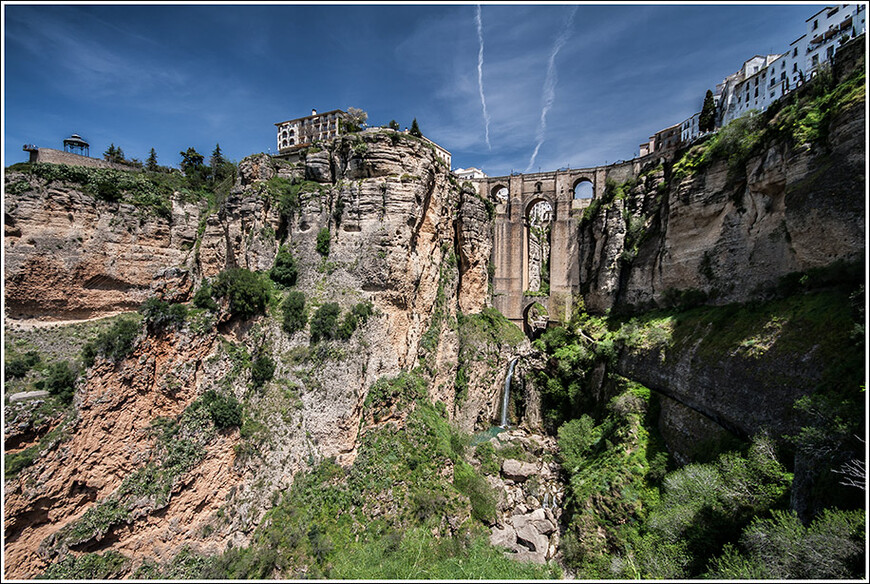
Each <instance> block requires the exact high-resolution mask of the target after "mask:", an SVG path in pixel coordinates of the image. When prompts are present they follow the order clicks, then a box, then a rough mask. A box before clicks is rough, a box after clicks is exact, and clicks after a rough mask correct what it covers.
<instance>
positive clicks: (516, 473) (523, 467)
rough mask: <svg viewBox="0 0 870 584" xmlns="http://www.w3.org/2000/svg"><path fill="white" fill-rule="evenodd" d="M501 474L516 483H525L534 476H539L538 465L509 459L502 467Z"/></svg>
mask: <svg viewBox="0 0 870 584" xmlns="http://www.w3.org/2000/svg"><path fill="white" fill-rule="evenodd" d="M501 472H502V474H503V475H504V476H505V477H506V478H509V479H511V480H513V481H516V482H523V481H525V480H526V479H528V478H529V477H530V476H532V475H536V474H538V465H537V464H535V463H533V462H523V461H521V460H514V459H512V458H508V459H507V460H505V461H504V462H503V463H502V465H501Z"/></svg>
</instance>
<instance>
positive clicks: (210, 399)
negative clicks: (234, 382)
mask: <svg viewBox="0 0 870 584" xmlns="http://www.w3.org/2000/svg"><path fill="white" fill-rule="evenodd" d="M199 402H200V404H201V405H202V407H204V408H206V409H207V410H208V413H209V415H210V416H211V420H212V422H214V425H215V426H216V427H217V428H220V429H223V428H229V427H232V426H239V425H240V424H241V423H242V406H241V404H239V401H238V400H237V399H236V398H235V396H234V395H228V396H225V395H221V394H219V393H217V392H216V391H214V390H213V389H210V390H208V391H207V392H205V393H204V394H203V395H202V397H201V398H199Z"/></svg>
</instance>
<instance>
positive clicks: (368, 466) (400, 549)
mask: <svg viewBox="0 0 870 584" xmlns="http://www.w3.org/2000/svg"><path fill="white" fill-rule="evenodd" d="M405 382H407V383H409V384H410V385H412V386H416V384H417V382H416V381H412V380H411V379H410V377H408V376H406V377H405V380H404V381H403V382H399V384H400V385H404V384H405ZM379 384H380V386H381V387H383V386H384V385H392V386H395V385H396V380H389V381H388V380H381V381H379V382H378V383H376V384H375V385H379ZM396 391H399V392H401V391H403V390H398V389H397V390H396ZM378 395H380V396H383V397H387V399H391V396H393V395H394V394H393V392H392V391H384V392H380V393H379V394H378ZM424 395H425V385H422V387H420V392H419V393H418V397H416V398H413V399H412V401H411V402H409V403H408V408H407V409H405V410H404V411H406V412H408V414H407V420H406V424H405V425H404V427H403V428H397V427H396V426H394V425H392V424H386V425H384V426H381V427H379V428H378V429H374V430H370V431H368V432H366V433H364V434H363V435H362V436H361V445H360V448H359V454H358V456H357V458H356V461H355V462H354V464H353V465H352V466H351V467H350V468H348V469H343V468H341V467H340V466H338V465H336V464H335V463H334V462H332V461H331V460H325V461H322V462H321V463H319V464H317V465H316V466H315V467H314V468H313V469H312V470H311V471H310V472H308V473H299V474H298V475H296V478H295V480H294V483H293V486H292V488H291V489H289V490H288V491H286V492H284V493H283V496H282V497H281V500H280V501H279V502H278V504H277V505H276V506H275V507H274V508H273V509H272V510H271V511H269V512H268V513H267V514H266V517H265V518H264V520H263V521H262V523H261V524H260V526H259V527H258V528H257V530H256V531H255V532H254V534H253V537H252V542H251V545H250V546H249V547H246V548H236V549H229V550H227V551H226V552H225V553H224V554H223V555H221V556H218V557H214V558H210V559H209V561H203V562H202V563H201V564H200V565H201V570H202V571H201V572H199V573H198V574H195V577H199V578H208V579H212V578H233V579H238V578H244V579H249V578H255V579H265V578H282V579H286V578H301V577H305V578H314V577H316V578H324V577H325V578H335V579H340V578H364V579H372V578H373V579H406V578H409V579H416V578H431V579H456V578H459V579H467V578H496V579H498V578H501V579H506V578H521V579H529V578H559V577H560V576H561V574H560V573H559V571H558V569H557V568H556V567H555V566H552V565H546V566H537V565H530V564H522V563H519V562H515V561H513V560H511V559H509V558H507V557H505V555H504V551H503V550H500V549H498V548H494V547H491V546H490V545H489V543H488V541H487V538H488V530H487V529H486V528H485V527H484V525H483V524H482V523H481V522H480V520H479V519H477V516H483V517H489V516H491V514H492V513H493V511H494V508H495V507H494V504H495V499H494V498H493V496H492V493H489V492H488V486H487V485H486V482H485V481H484V480H483V479H482V477H480V476H479V475H478V474H477V473H476V472H475V471H474V469H473V467H471V466H470V465H469V464H468V463H467V462H465V461H464V460H463V456H462V454H461V450H462V449H461V447H460V445H461V444H462V443H463V439H461V438H460V437H458V435H457V434H456V432H455V431H454V430H452V429H451V428H450V426H449V425H448V423H447V420H446V417H445V414H444V411H443V407H435V406H433V405H432V404H431V403H429V402H427V401H425V399H424V398H423V396H424ZM369 397H370V399H369V400H368V401H369V406H373V407H376V408H379V409H382V410H383V409H386V408H387V405H388V404H387V402H380V401H378V400H379V399H380V398H377V397H373V396H372V394H371V393H370V394H369ZM450 463H453V464H454V465H455V466H454V476H453V477H449V476H447V477H445V476H443V475H442V474H441V471H442V469H443V468H445V465H448V464H450ZM445 518H449V521H445ZM451 525H452V526H453V527H451ZM190 565H193V562H190ZM189 576H194V574H189Z"/></svg>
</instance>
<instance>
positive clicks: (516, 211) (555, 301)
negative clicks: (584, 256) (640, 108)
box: [472, 160, 640, 333]
mask: <svg viewBox="0 0 870 584" xmlns="http://www.w3.org/2000/svg"><path fill="white" fill-rule="evenodd" d="M639 168H640V160H633V161H629V162H623V163H619V164H613V165H609V166H597V167H593V168H583V169H567V170H557V171H553V172H539V173H533V174H513V175H510V176H502V177H486V178H481V179H475V180H473V181H472V182H473V183H475V186H476V187H477V189H478V193H479V194H480V195H481V196H482V197H485V198H487V199H489V200H491V201H492V202H493V203H495V218H494V234H493V238H494V241H493V250H492V263H493V266H494V268H495V272H494V275H493V299H492V303H493V306H494V307H495V308H497V309H498V310H499V311H501V313H502V314H504V315H505V316H506V317H507V318H508V319H509V320H511V321H512V322H514V323H515V324H517V325H518V326H519V327H520V328H522V329H523V330H525V331H526V332H527V333H528V332H529V330H528V328H527V327H526V326H525V321H526V318H525V317H526V314H527V312H528V310H529V308H530V307H531V306H532V305H533V304H534V303H535V302H538V303H540V304H542V305H544V307H545V308H546V309H547V311H548V312H549V319H550V322H555V323H562V322H565V321H566V320H567V319H568V318H570V316H571V308H572V306H573V304H574V299H575V297H576V296H577V295H578V294H579V291H580V257H579V247H578V240H579V225H580V218H581V217H582V216H583V211H584V210H585V209H586V208H587V207H588V206H589V205H590V203H591V202H592V200H593V199H598V198H601V197H602V196H603V195H604V188H605V180H606V179H608V178H609V179H611V180H614V181H616V182H617V183H621V182H624V181H625V180H627V179H629V178H630V177H632V176H637V174H638V173H639ZM582 181H589V182H591V183H592V197H591V198H575V197H574V189H575V186H576V185H577V184H578V183H580V182H582ZM502 189H507V197H506V199H505V198H500V197H499V196H498V194H497V193H498V192H499V191H501V190H502ZM539 201H546V202H548V203H549V204H550V206H551V207H552V215H551V223H550V225H551V230H550V294H549V296H535V295H526V292H527V291H528V289H529V213H530V212H531V210H532V207H534V206H535V205H536V204H537V203H538V202H539Z"/></svg>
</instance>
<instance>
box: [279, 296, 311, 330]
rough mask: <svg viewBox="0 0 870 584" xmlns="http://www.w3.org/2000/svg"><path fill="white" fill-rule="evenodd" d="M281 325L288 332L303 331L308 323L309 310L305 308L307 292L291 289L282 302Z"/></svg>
mask: <svg viewBox="0 0 870 584" xmlns="http://www.w3.org/2000/svg"><path fill="white" fill-rule="evenodd" d="M281 315H282V320H281V325H282V327H283V328H284V331H285V332H287V333H288V334H291V335H292V334H293V333H295V332H297V331H301V330H302V329H304V328H305V325H306V324H308V312H307V310H306V309H305V294H304V293H302V292H299V291H298V290H291V291H290V293H289V294H288V295H287V298H285V299H284V302H282V303H281Z"/></svg>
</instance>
